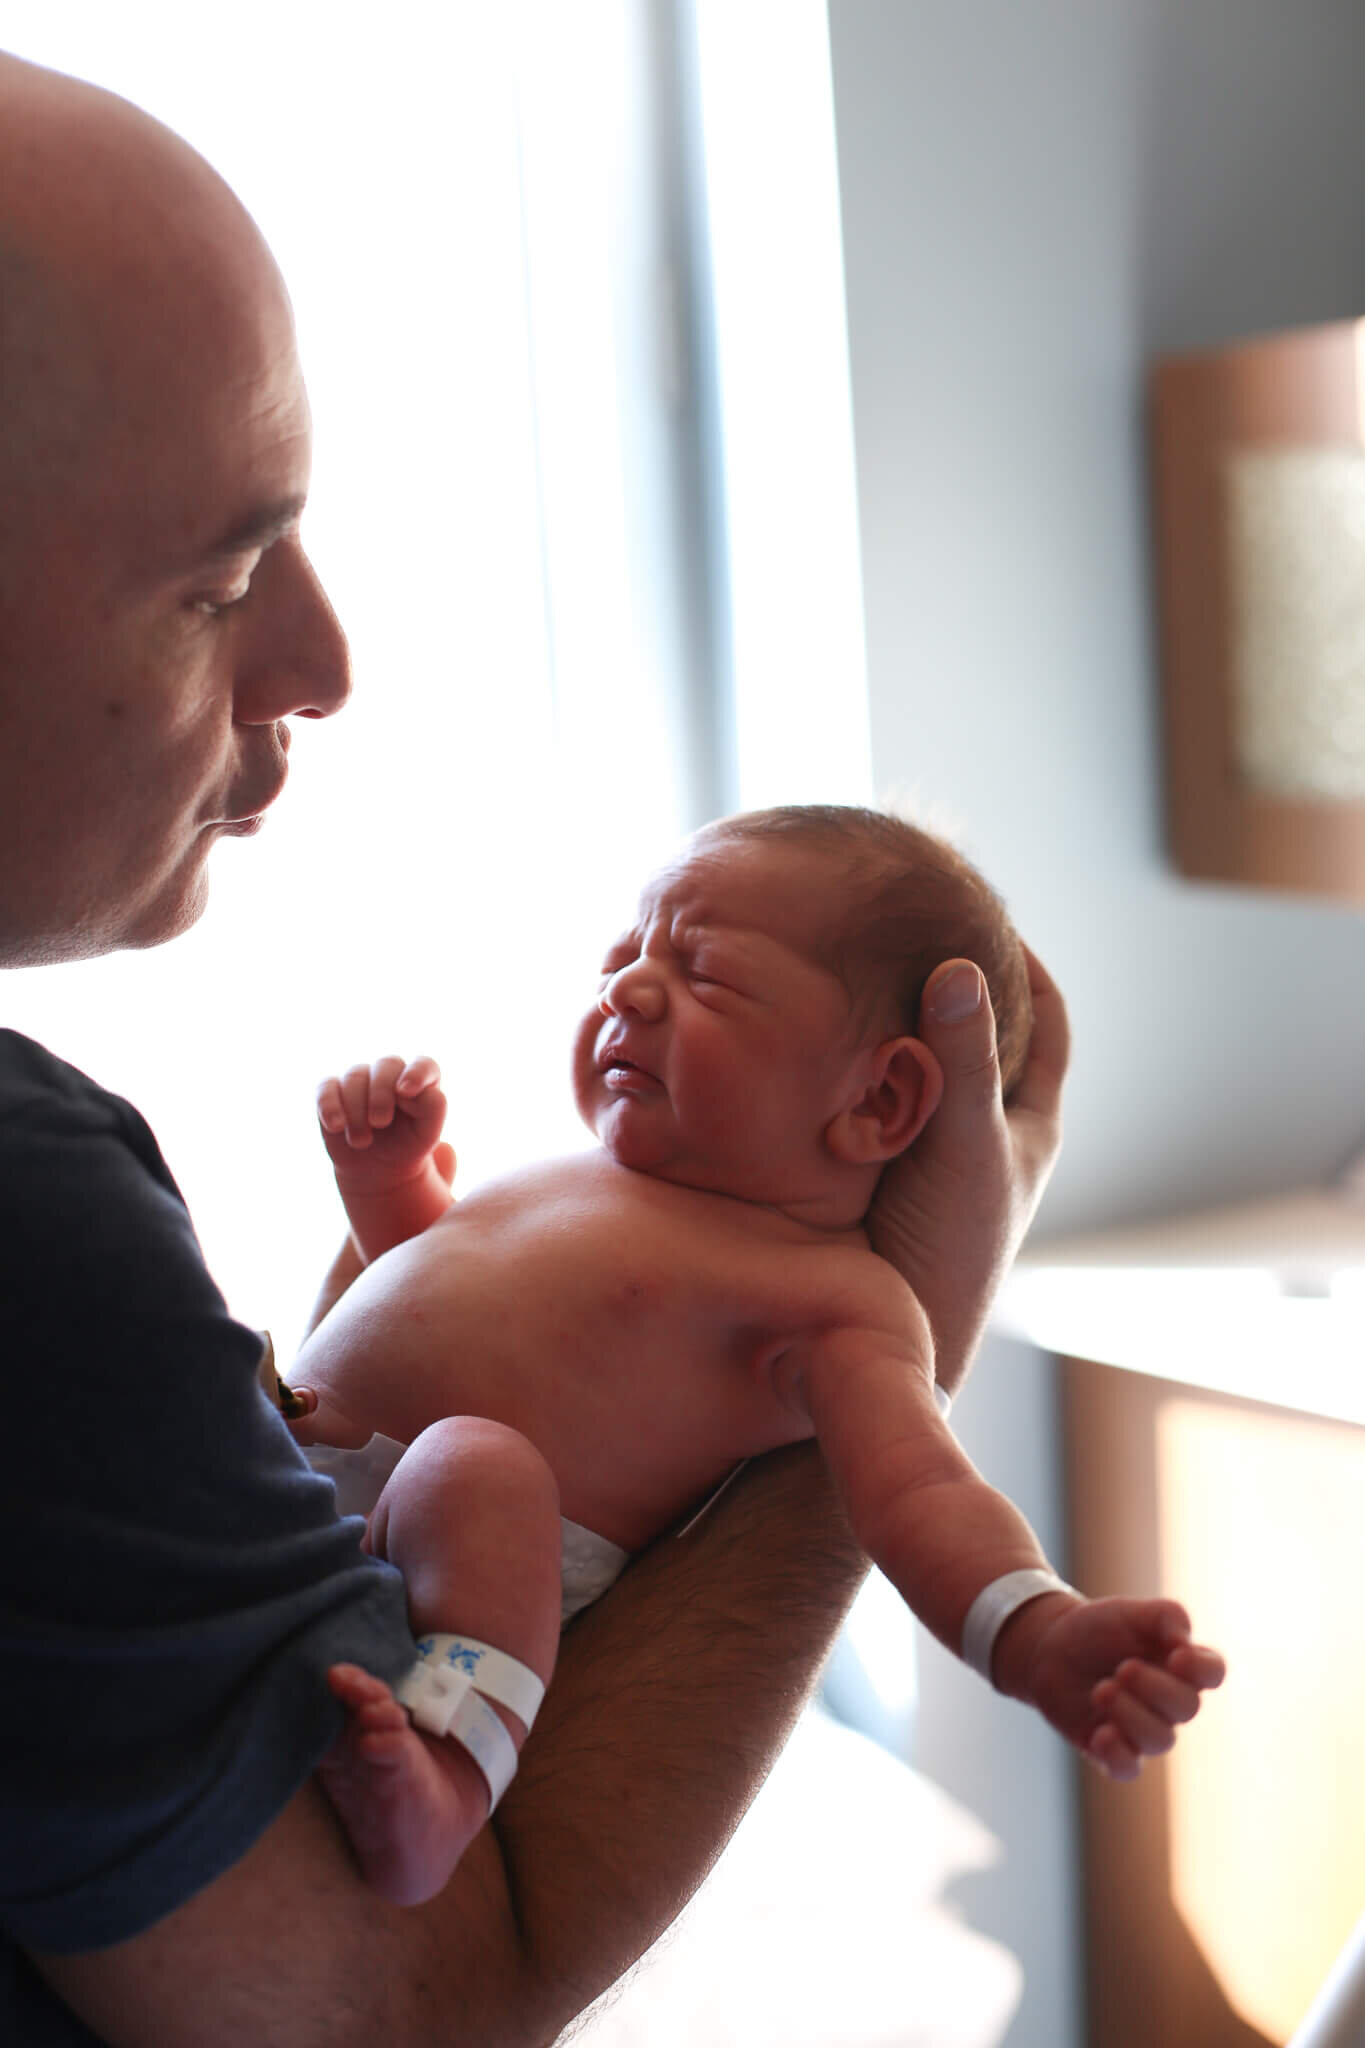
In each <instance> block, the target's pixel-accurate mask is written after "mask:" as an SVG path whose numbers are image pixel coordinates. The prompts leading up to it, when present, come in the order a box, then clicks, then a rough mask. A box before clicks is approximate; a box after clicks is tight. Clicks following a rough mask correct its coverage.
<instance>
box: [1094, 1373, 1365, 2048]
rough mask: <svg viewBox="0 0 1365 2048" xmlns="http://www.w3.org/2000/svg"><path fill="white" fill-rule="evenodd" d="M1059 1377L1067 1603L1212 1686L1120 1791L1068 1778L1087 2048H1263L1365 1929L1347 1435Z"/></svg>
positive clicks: (1360, 1549)
mask: <svg viewBox="0 0 1365 2048" xmlns="http://www.w3.org/2000/svg"><path fill="white" fill-rule="evenodd" d="M1288 1369H1289V1368H1288V1366H1287V1370H1288ZM1362 1372H1365V1364H1362ZM1062 1374H1063V1414H1064V1426H1065V1459H1066V1481H1067V1491H1068V1518H1069V1539H1070V1569H1071V1573H1072V1576H1073V1578H1074V1580H1075V1582H1076V1583H1077V1584H1078V1585H1079V1586H1080V1587H1082V1588H1083V1590H1084V1591H1086V1592H1088V1593H1093V1594H1099V1593H1108V1592H1141V1591H1146V1590H1148V1589H1151V1590H1153V1591H1155V1590H1160V1591H1161V1592H1163V1593H1168V1594H1170V1595H1172V1596H1173V1597H1175V1598H1177V1599H1180V1600H1182V1601H1183V1602H1184V1603H1185V1604H1186V1605H1187V1606H1188V1607H1189V1609H1190V1612H1191V1615H1192V1618H1193V1621H1194V1625H1195V1633H1196V1635H1197V1636H1199V1637H1200V1638H1201V1639H1202V1640H1206V1641H1209V1642H1213V1643H1215V1644H1216V1645H1217V1646H1218V1647H1219V1648H1220V1649H1222V1650H1223V1651H1224V1653H1225V1654H1226V1656H1227V1658H1228V1664H1229V1675H1228V1681H1227V1683H1226V1685H1225V1686H1224V1687H1223V1689H1222V1690H1221V1691H1220V1692H1219V1693H1217V1694H1214V1695H1212V1696H1211V1697H1210V1698H1209V1699H1208V1700H1207V1702H1206V1704H1205V1707H1204V1709H1203V1711H1202V1713H1201V1714H1200V1716H1199V1718H1198V1720H1197V1721H1196V1722H1195V1723H1194V1724H1193V1726H1191V1727H1190V1728H1189V1729H1187V1730H1186V1731H1184V1733H1183V1734H1182V1737H1181V1740H1180V1743H1179V1744H1178V1745H1177V1749H1176V1752H1175V1754H1174V1755H1173V1756H1172V1757H1170V1758H1169V1759H1166V1760H1164V1761H1162V1762H1160V1763H1157V1764H1155V1765H1149V1766H1148V1767H1147V1769H1146V1770H1145V1771H1144V1773H1143V1775H1142V1778H1141V1779H1140V1780H1139V1782H1138V1783H1137V1784H1135V1785H1117V1786H1116V1785H1110V1784H1108V1783H1107V1782H1105V1781H1104V1780H1102V1779H1100V1778H1099V1777H1098V1775H1097V1774H1095V1773H1092V1772H1090V1771H1088V1770H1086V1771H1083V1786H1082V1811H1083V1829H1084V1848H1083V1865H1084V1888H1085V1898H1084V1916H1085V1945H1086V1976H1087V1999H1088V2032H1087V2038H1088V2043H1089V2048H1265V2044H1266V2043H1274V2044H1276V2048H1280V2044H1283V2043H1284V2042H1286V2041H1287V2040H1288V2039H1289V2037H1290V2035H1291V2034H1292V2032H1293V2029H1294V2027H1295V2026H1296V2025H1297V2024H1298V2021H1299V2019H1300V2018H1301V2017H1302V2014H1303V2012H1304V2011H1305V2010H1306V2008H1307V2007H1308V2005H1309V2003H1310V2002H1311V1999H1312V1996H1313V1994H1314V1992H1315V1991H1316V1989H1317V1986H1318V1984H1319V1983H1320V1982H1321V1980H1322V1978H1323V1977H1324V1976H1325V1974H1326V1972H1327V1970H1328V1968H1329V1967H1330V1965H1331V1963H1332V1961H1333V1959H1334V1957H1335V1955H1336V1953H1337V1951H1338V1949H1339V1948H1340V1946H1341V1944H1342V1943H1343V1942H1344V1941H1345V1940H1346V1938H1347V1936H1348V1935H1349V1933H1350V1931H1351V1928H1352V1926H1353V1925H1354V1923H1355V1921H1356V1919H1357V1918H1358V1916H1359V1914H1360V1912H1361V1909H1362V1907H1363V1906H1365V1428H1361V1427H1359V1426H1358V1425H1356V1424H1354V1423H1352V1422H1349V1421H1339V1420H1334V1419H1331V1418H1330V1417H1325V1416H1322V1415H1317V1414H1305V1413H1301V1412H1297V1411H1295V1410H1293V1409H1291V1408H1280V1407H1276V1406H1272V1405H1269V1404H1267V1403H1264V1402H1259V1401H1248V1400H1242V1399H1238V1398H1234V1397H1232V1396H1230V1395H1228V1394H1224V1393H1219V1392H1211V1391H1208V1390H1207V1389H1204V1388H1197V1387H1193V1386H1186V1385H1182V1384H1180V1383H1178V1382H1172V1381H1169V1380H1163V1379H1159V1378H1155V1377H1151V1376H1149V1375H1148V1374H1146V1373H1143V1372H1136V1371H1126V1370H1122V1369H1119V1368H1116V1367H1113V1366H1106V1365H1097V1364H1093V1363H1091V1362H1089V1361H1086V1360H1080V1359H1076V1358H1069V1359H1066V1360H1064V1362H1063V1365H1062Z"/></svg>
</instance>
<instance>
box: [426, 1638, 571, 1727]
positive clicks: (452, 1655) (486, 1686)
mask: <svg viewBox="0 0 1365 2048" xmlns="http://www.w3.org/2000/svg"><path fill="white" fill-rule="evenodd" d="M417 1654H418V1658H419V1660H420V1661H421V1662H422V1663H425V1664H430V1665H431V1666H432V1668H433V1669H437V1668H439V1669H442V1670H446V1671H452V1672H459V1673H461V1674H463V1676H464V1677H465V1678H467V1679H468V1680H469V1682H470V1684H471V1685H472V1686H473V1687H474V1690H475V1691H476V1692H481V1693H483V1694H484V1695H485V1697H486V1698H488V1699H490V1700H496V1701H497V1702H498V1704H499V1706H503V1707H510V1708H511V1709H512V1712H513V1713H514V1714H515V1715H517V1717H518V1719H520V1720H522V1721H524V1722H525V1724H526V1726H527V1728H528V1729H529V1728H530V1726H531V1723H532V1722H533V1721H534V1720H535V1718H536V1715H537V1714H538V1713H539V1712H540V1703H541V1701H542V1700H543V1699H544V1697H545V1688H544V1686H543V1685H542V1684H541V1682H540V1680H539V1679H538V1678H537V1677H536V1674H535V1672H534V1671H531V1670H530V1669H528V1667H527V1666H526V1665H525V1664H522V1663H521V1662H519V1660H518V1659H517V1658H515V1657H509V1656H508V1655H507V1652H506V1651H505V1650H495V1649H494V1648H493V1647H492V1645H491V1644H490V1643H481V1642H480V1641H479V1640H478V1638H477V1637H476V1636H445V1635H428V1636H420V1637H419V1638H418V1641H417Z"/></svg>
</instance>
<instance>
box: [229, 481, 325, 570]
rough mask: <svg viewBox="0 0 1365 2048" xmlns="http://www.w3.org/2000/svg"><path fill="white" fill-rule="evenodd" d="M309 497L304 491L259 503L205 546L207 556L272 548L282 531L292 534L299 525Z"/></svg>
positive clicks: (236, 553) (241, 553)
mask: <svg viewBox="0 0 1365 2048" xmlns="http://www.w3.org/2000/svg"><path fill="white" fill-rule="evenodd" d="M305 502H306V501H305V499H304V496H303V494H302V492H299V493H296V494H295V496H293V497H290V498H276V499H273V500H272V501H271V502H270V503H269V504H268V505H257V506H255V507H254V508H253V509H252V510H251V511H250V512H248V513H247V514H246V516H245V517H244V518H242V519H237V520H234V521H233V523H232V525H231V526H230V527H228V528H227V530H226V531H225V532H223V533H220V534H218V535H216V536H215V538H214V539H213V540H212V541H210V543H209V545H208V546H207V547H206V548H205V549H204V554H205V556H208V557H213V558H215V559H216V558H218V557H220V556H224V555H245V554H247V553H249V552H250V550H251V549H253V548H261V549H264V548H268V547H269V546H270V545H271V544H272V542H274V541H277V540H278V539H279V538H280V536H281V534H284V533H288V531H289V529H290V527H291V526H296V525H297V524H298V521H299V519H300V517H301V515H302V513H303V508H304V504H305Z"/></svg>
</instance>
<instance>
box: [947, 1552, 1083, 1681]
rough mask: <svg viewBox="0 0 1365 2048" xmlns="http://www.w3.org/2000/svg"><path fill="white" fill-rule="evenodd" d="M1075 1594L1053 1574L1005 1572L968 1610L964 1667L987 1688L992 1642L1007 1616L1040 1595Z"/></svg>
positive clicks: (963, 1644) (964, 1626) (991, 1583)
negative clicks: (975, 1675)
mask: <svg viewBox="0 0 1365 2048" xmlns="http://www.w3.org/2000/svg"><path fill="white" fill-rule="evenodd" d="M1075 1591H1076V1588H1075V1587H1074V1586H1068V1584H1067V1583H1066V1580H1065V1579H1059V1578H1058V1576H1057V1574H1056V1572H1044V1571H1024V1572H1006V1573H1005V1575H1004V1577H1003V1578H999V1579H992V1580H991V1582H990V1584H989V1586H983V1587H982V1588H981V1591H980V1592H979V1593H978V1594H977V1596H976V1598H975V1600H973V1602H972V1604H971V1606H970V1607H969V1608H968V1609H967V1619H966V1620H965V1621H964V1622H963V1624H962V1661H963V1663H964V1664H970V1665H971V1667H972V1670H973V1671H979V1672H980V1674H981V1676H982V1677H983V1678H984V1679H985V1680H986V1683H987V1684H988V1685H989V1684H990V1682H991V1654H992V1652H993V1651H994V1649H995V1639H996V1637H997V1636H998V1635H999V1633H1000V1631H1001V1629H1002V1628H1003V1627H1004V1626H1005V1623H1006V1622H1007V1621H1008V1620H1009V1618H1010V1616H1011V1615H1012V1614H1017V1613H1018V1612H1019V1609H1020V1608H1021V1607H1026V1606H1027V1605H1028V1603H1029V1601H1030V1600H1036V1599H1037V1598H1038V1596H1039V1594H1041V1593H1074V1592H1075Z"/></svg>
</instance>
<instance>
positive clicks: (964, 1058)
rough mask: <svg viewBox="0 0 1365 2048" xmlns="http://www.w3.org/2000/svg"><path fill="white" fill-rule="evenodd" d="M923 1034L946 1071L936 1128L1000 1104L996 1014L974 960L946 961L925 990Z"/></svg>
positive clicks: (936, 1117)
mask: <svg viewBox="0 0 1365 2048" xmlns="http://www.w3.org/2000/svg"><path fill="white" fill-rule="evenodd" d="M919 1035H920V1037H921V1038H922V1039H923V1040H924V1043H925V1044H926V1045H927V1046H928V1048H929V1050H930V1052H932V1053H933V1054H934V1056H935V1058H936V1059H937V1060H938V1063H939V1065H940V1066H941V1067H942V1069H943V1101H942V1103H941V1104H940V1105H939V1108H938V1110H937V1111H936V1113H935V1118H934V1126H931V1128H935V1127H938V1126H940V1125H941V1124H949V1125H952V1124H956V1123H957V1122H958V1120H959V1118H965V1119H968V1120H970V1121H971V1122H973V1123H974V1122H975V1121H976V1119H977V1117H978V1115H979V1113H980V1111H981V1109H982V1108H983V1107H989V1106H990V1105H991V1104H992V1103H993V1102H995V1101H997V1100H998V1099H999V1093H1000V1081H999V1070H998V1064H997V1060H996V1051H995V1012H994V1011H993V1010H992V1008H991V1005H990V998H989V997H988V996H987V994H986V982H985V978H984V976H983V975H982V973H981V970H980V968H979V967H976V966H974V965H973V963H972V962H971V961H970V960H945V961H944V962H943V964H942V965H941V966H940V967H936V968H935V969H934V972H933V973H932V974H931V975H930V977H929V979H928V981H927V982H926V983H925V985H924V995H923V997H922V999H921V1001H920V1014H919Z"/></svg>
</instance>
